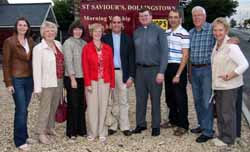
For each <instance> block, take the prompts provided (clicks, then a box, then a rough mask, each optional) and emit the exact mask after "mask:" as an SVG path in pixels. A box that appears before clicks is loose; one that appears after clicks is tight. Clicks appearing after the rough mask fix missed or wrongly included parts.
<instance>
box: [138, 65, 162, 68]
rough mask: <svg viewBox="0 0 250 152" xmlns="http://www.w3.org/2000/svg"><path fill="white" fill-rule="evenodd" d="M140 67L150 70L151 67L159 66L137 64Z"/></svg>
mask: <svg viewBox="0 0 250 152" xmlns="http://www.w3.org/2000/svg"><path fill="white" fill-rule="evenodd" d="M136 65H137V66H138V67H143V68H150V67H158V66H159V65H147V64H136Z"/></svg>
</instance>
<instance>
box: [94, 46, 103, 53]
mask: <svg viewBox="0 0 250 152" xmlns="http://www.w3.org/2000/svg"><path fill="white" fill-rule="evenodd" d="M95 48H96V50H97V52H100V51H101V50H102V44H100V46H99V47H97V46H96V45H95Z"/></svg>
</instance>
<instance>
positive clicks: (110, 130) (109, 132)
mask: <svg viewBox="0 0 250 152" xmlns="http://www.w3.org/2000/svg"><path fill="white" fill-rule="evenodd" d="M115 133H116V130H112V129H109V130H108V135H109V136H111V135H113V134H115Z"/></svg>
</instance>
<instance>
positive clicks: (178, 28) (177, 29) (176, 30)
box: [170, 25, 182, 33]
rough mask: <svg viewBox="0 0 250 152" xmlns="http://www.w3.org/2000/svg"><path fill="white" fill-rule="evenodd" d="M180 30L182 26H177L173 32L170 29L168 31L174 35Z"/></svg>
mask: <svg viewBox="0 0 250 152" xmlns="http://www.w3.org/2000/svg"><path fill="white" fill-rule="evenodd" d="M181 28H182V26H181V25H179V26H178V27H177V28H176V29H175V30H174V29H172V28H171V29H170V32H171V33H176V32H178V31H179V30H180V29H181Z"/></svg>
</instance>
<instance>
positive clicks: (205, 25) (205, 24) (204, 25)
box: [195, 22, 209, 32]
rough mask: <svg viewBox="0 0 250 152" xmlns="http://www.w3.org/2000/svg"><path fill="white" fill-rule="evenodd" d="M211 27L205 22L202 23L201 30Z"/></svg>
mask: <svg viewBox="0 0 250 152" xmlns="http://www.w3.org/2000/svg"><path fill="white" fill-rule="evenodd" d="M208 29H209V24H208V23H207V22H205V23H204V24H203V25H202V27H201V31H206V30H208ZM195 31H196V32H200V31H198V30H197V29H196V28H195Z"/></svg>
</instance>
